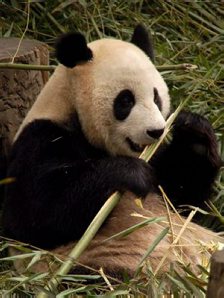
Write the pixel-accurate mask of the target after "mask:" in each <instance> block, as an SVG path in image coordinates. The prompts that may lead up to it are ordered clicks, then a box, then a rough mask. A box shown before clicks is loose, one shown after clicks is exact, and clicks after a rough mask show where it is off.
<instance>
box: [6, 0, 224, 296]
mask: <svg viewBox="0 0 224 298" xmlns="http://www.w3.org/2000/svg"><path fill="white" fill-rule="evenodd" d="M137 23H143V24H144V25H145V26H146V27H148V29H149V30H150V31H151V33H152V35H153V39H154V43H155V48H156V64H157V65H158V66H162V65H167V64H168V65H172V64H174V65H175V64H182V63H190V64H196V65H198V69H195V70H191V71H187V70H181V69H179V70H175V71H174V70H163V71H162V74H163V76H164V78H165V80H166V81H167V83H168V85H169V87H170V93H171V98H172V102H173V105H174V107H177V106H178V105H179V104H180V102H182V101H184V100H185V99H186V98H187V97H188V96H189V94H190V95H191V96H190V99H189V101H188V103H187V107H188V108H189V109H190V110H191V111H195V112H197V113H200V114H202V115H204V116H205V117H207V118H208V119H209V120H210V122H211V123H212V124H213V127H214V129H215V132H216V135H217V138H218V142H219V149H220V153H221V156H222V159H223V160H224V7H223V4H222V3H221V2H220V1H190V2H189V1H164V0H151V1H147V0H124V1H119V0H88V1H87V0H47V1H44V0H27V1H20V0H0V36H2V37H10V36H17V37H20V38H21V37H22V35H23V34H24V36H25V38H35V39H38V40H41V41H44V42H46V43H48V44H49V45H50V46H52V45H53V43H54V40H55V37H56V36H58V35H59V34H61V33H62V32H67V31H81V32H83V33H84V34H85V36H86V38H87V40H88V41H92V40H95V39H98V38H103V37H115V38H122V39H124V40H129V39H130V36H131V34H132V31H133V28H134V27H135V25H136V24H137ZM52 64H55V61H54V59H53V55H52ZM6 182H7V181H1V182H0V184H1V183H6ZM213 197H214V202H213V204H210V208H211V214H212V216H208V215H206V216H205V217H204V218H202V220H201V223H202V224H204V225H207V226H209V227H212V228H216V229H222V230H223V222H224V218H223V216H222V215H221V214H224V171H223V169H222V171H221V173H220V174H219V176H218V178H217V181H216V185H215V189H214V196H213ZM157 236H158V235H157ZM158 237H160V236H158ZM156 239H157V240H158V241H159V240H160V238H156ZM156 239H155V242H154V244H155V245H156V244H157V240H156ZM12 245H15V243H14V242H13V243H10V242H8V241H5V240H3V241H2V242H1V243H0V251H2V252H3V254H4V253H5V252H6V250H7V248H8V246H12ZM16 245H18V244H16ZM20 246H21V248H23V252H24V254H25V256H23V257H24V258H26V257H27V254H29V255H30V254H31V255H30V256H31V257H32V258H31V261H29V262H35V261H36V260H38V259H39V258H40V256H41V257H43V256H44V257H46V252H40V251H39V250H34V251H32V250H29V249H28V248H27V247H26V246H23V245H20ZM150 250H151V247H150V248H149V252H150ZM49 258H50V259H51V262H58V259H57V258H56V257H55V256H49ZM29 264H31V265H32V263H29ZM180 266H181V265H180ZM0 268H1V270H0V271H1V272H0V292H1V291H3V290H4V291H6V292H5V293H8V294H11V293H17V294H18V295H21V296H22V295H26V296H27V297H29V296H31V295H32V294H33V293H34V292H35V291H37V289H40V288H43V287H44V285H45V284H46V281H47V280H49V279H50V278H51V273H50V272H48V273H47V274H38V275H33V274H28V273H26V274H24V275H20V276H18V275H17V274H16V273H15V272H14V271H13V270H12V268H11V267H10V260H9V259H5V260H4V262H3V261H2V263H1V265H0ZM183 270H184V271H185V272H186V276H184V277H183V276H179V274H178V273H177V272H176V271H175V269H172V268H171V269H170V272H169V274H168V275H167V276H166V277H165V278H160V279H158V278H157V277H155V276H153V274H152V272H151V271H150V269H148V274H147V278H143V279H142V276H141V272H140V273H139V274H138V275H137V276H136V277H135V279H134V280H129V279H128V277H127V278H126V282H124V283H122V284H120V283H119V281H117V280H116V281H115V280H112V281H113V284H114V283H115V284H116V285H118V284H119V286H118V287H115V289H116V290H115V291H113V290H111V289H110V287H109V286H108V284H107V282H106V281H105V279H103V281H102V282H98V284H97V285H96V284H95V282H96V281H97V280H98V279H99V277H101V276H99V273H98V272H95V275H93V276H91V277H90V276H82V278H81V280H80V276H73V275H69V276H67V275H66V276H62V281H63V286H62V288H61V289H59V292H60V294H58V295H57V297H66V295H67V296H68V295H72V294H79V293H84V294H85V295H87V296H89V297H90V296H91V297H94V296H95V295H97V294H102V295H106V293H107V295H110V296H114V297H115V296H118V295H122V294H123V295H127V294H128V293H132V294H135V295H137V294H141V295H143V294H144V295H145V294H147V295H148V296H149V297H150V295H151V297H161V295H162V294H166V295H169V291H168V290H167V280H169V284H170V287H171V291H172V292H173V293H174V294H175V297H193V296H192V295H195V297H204V288H205V285H206V282H207V276H208V273H207V269H206V268H204V267H201V268H200V270H201V275H200V277H199V275H198V276H195V275H194V274H193V273H192V272H190V271H189V270H188V268H183ZM94 278H95V279H94ZM83 279H84V280H85V281H86V280H87V281H88V282H87V283H84V284H83ZM101 280H102V278H101ZM71 281H72V283H71ZM110 281H111V279H110ZM67 284H69V286H68V287H69V288H66V285H67ZM71 284H72V286H71ZM48 294H49V293H48ZM49 297H50V296H49ZM54 297H55V296H54ZM105 297H106V296H105ZM166 297H169V296H166Z"/></svg>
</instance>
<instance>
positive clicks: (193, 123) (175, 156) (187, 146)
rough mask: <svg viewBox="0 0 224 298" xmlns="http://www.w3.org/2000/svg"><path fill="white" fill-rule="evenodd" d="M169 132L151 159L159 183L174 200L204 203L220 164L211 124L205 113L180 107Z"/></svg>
mask: <svg viewBox="0 0 224 298" xmlns="http://www.w3.org/2000/svg"><path fill="white" fill-rule="evenodd" d="M172 135H173V137H172V141H171V143H170V144H169V145H164V146H163V147H162V148H160V150H158V152H157V153H156V155H155V157H154V158H153V160H152V163H151V164H152V165H153V167H154V168H155V172H156V174H157V177H158V180H159V183H160V185H161V186H162V187H163V188H164V190H165V192H166V194H167V195H168V197H169V198H170V199H171V200H172V202H174V204H176V205H181V204H190V205H194V206H199V207H200V206H203V203H204V201H205V200H207V199H208V198H209V195H210V192H211V188H212V184H213V182H214V180H215V177H216V175H217V173H218V170H219V168H220V166H221V159H220V157H219V154H218V149H217V142H216V138H215V134H214V131H213V129H212V126H211V125H210V124H209V122H208V121H207V120H206V119H205V118H204V117H202V116H200V115H198V114H194V113H190V112H185V111H183V112H181V113H180V114H179V115H178V116H177V118H176V120H175V122H174V124H173V130H172Z"/></svg>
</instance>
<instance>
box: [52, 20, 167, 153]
mask: <svg viewBox="0 0 224 298" xmlns="http://www.w3.org/2000/svg"><path fill="white" fill-rule="evenodd" d="M56 56H57V59H58V60H59V62H60V63H61V64H62V65H61V66H60V67H64V68H66V71H67V76H66V77H67V78H69V84H68V86H69V89H70V90H69V102H70V104H71V107H72V109H74V111H75V112H76V113H77V114H78V117H79V121H80V123H81V127H82V129H83V132H84V134H85V136H86V138H87V139H88V141H89V142H90V143H91V144H92V145H94V146H96V147H99V148H103V149H105V150H106V151H107V152H109V153H110V154H112V155H130V156H136V155H139V152H140V151H141V150H142V149H143V147H144V146H145V145H150V144H151V143H153V142H154V141H155V140H156V139H158V138H159V137H160V135H161V134H162V132H163V130H164V127H165V119H166V117H167V115H168V113H169V109H170V98H169V94H168V88H167V85H166V83H165V82H164V80H163V78H162V77H161V75H160V74H159V72H158V71H157V69H156V68H155V66H154V64H153V63H152V60H153V50H152V45H151V42H150V38H149V36H148V34H147V32H146V31H145V29H144V27H142V26H141V25H139V26H137V27H136V29H135V31H134V33H133V36H132V40H131V43H129V42H124V41H121V40H116V39H101V40H96V41H94V42H91V43H89V44H87V43H86V41H85V38H84V37H83V36H82V35H81V34H79V33H78V34H77V33H76V34H72V33H71V34H66V35H63V36H62V37H61V38H60V39H59V40H58V42H57V44H56Z"/></svg>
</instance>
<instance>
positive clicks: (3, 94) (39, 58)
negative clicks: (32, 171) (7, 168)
mask: <svg viewBox="0 0 224 298" xmlns="http://www.w3.org/2000/svg"><path fill="white" fill-rule="evenodd" d="M19 41H20V39H19V38H1V39H0V63H6V62H11V61H12V58H13V56H14V55H15V53H16V51H17V48H18V46H19ZM14 62H15V63H24V64H38V65H40V64H42V65H48V63H49V52H48V47H47V45H46V44H44V43H41V42H39V41H36V40H27V39H25V40H23V41H22V43H21V45H20V47H19V51H18V53H17V55H16V57H15V59H14ZM47 80H48V72H46V71H36V70H17V69H0V159H1V157H2V156H7V154H8V151H9V148H10V145H11V143H12V141H13V137H14V135H15V133H16V131H17V130H18V127H19V125H20V124H21V122H22V120H23V119H24V117H25V115H26V114H27V112H28V110H29V109H30V107H31V106H32V104H33V102H34V101H35V99H36V97H37V95H38V94H39V93H40V91H41V89H42V88H43V86H44V84H45V83H46V81H47ZM0 167H1V166H0Z"/></svg>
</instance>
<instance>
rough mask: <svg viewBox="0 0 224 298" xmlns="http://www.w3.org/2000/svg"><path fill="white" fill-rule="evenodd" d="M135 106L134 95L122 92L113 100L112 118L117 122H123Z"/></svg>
mask: <svg viewBox="0 0 224 298" xmlns="http://www.w3.org/2000/svg"><path fill="white" fill-rule="evenodd" d="M134 105H135V97H134V94H133V93H132V92H131V91H130V90H128V89H125V90H122V91H121V92H120V93H119V94H118V95H117V97H116V98H115V100H114V116H115V118H116V119H117V120H124V119H125V118H127V117H128V115H129V114H130V112H131V109H132V108H133V106H134Z"/></svg>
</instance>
